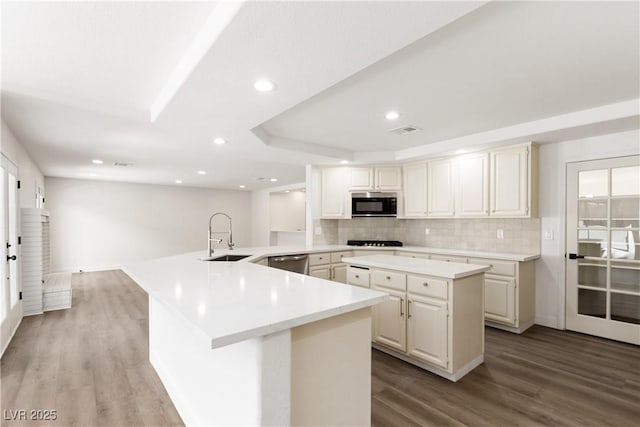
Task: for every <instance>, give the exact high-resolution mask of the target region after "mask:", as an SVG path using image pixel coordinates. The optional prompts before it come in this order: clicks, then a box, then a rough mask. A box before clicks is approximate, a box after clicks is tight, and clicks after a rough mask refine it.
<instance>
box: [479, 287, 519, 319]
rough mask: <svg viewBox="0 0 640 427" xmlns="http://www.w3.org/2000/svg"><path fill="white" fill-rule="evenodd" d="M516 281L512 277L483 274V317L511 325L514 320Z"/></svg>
mask: <svg viewBox="0 0 640 427" xmlns="http://www.w3.org/2000/svg"><path fill="white" fill-rule="evenodd" d="M515 306H516V281H515V280H514V279H513V278H501V277H499V276H490V275H485V277H484V317H485V319H487V320H494V321H497V322H502V323H507V324H509V325H513V324H515V322H516V310H515Z"/></svg>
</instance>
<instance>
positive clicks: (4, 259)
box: [0, 156, 22, 352]
mask: <svg viewBox="0 0 640 427" xmlns="http://www.w3.org/2000/svg"><path fill="white" fill-rule="evenodd" d="M0 175H1V177H0V212H1V213H2V215H1V216H0V217H1V218H2V220H1V224H0V245H1V247H2V251H1V252H2V254H1V259H0V264H1V265H2V269H1V271H0V272H1V273H2V276H0V278H1V280H0V288H1V289H0V319H2V320H1V326H0V329H1V331H2V332H1V337H0V345H1V347H0V349H1V351H2V352H4V349H5V348H6V346H7V344H8V343H9V340H10V338H11V336H12V335H13V333H14V332H15V329H16V328H17V326H18V324H19V323H20V320H21V319H22V302H21V301H20V297H19V296H20V289H19V283H20V282H19V280H18V274H19V264H18V178H17V177H18V173H17V168H16V166H15V165H14V164H13V163H11V162H10V161H9V160H8V159H7V158H6V157H4V156H2V170H1V173H0Z"/></svg>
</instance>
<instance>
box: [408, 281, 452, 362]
mask: <svg viewBox="0 0 640 427" xmlns="http://www.w3.org/2000/svg"><path fill="white" fill-rule="evenodd" d="M447 306H448V304H447V302H446V301H440V300H437V299H433V298H426V297H423V296H419V295H413V294H408V296H407V353H408V354H409V355H410V356H412V357H415V358H417V359H420V360H423V361H425V362H428V363H432V364H434V365H436V366H440V367H442V368H445V369H446V368H447V365H448V357H447V356H448V345H447V343H448V332H449V327H448V325H447V323H448V322H447V315H448V310H447Z"/></svg>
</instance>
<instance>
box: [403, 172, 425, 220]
mask: <svg viewBox="0 0 640 427" xmlns="http://www.w3.org/2000/svg"><path fill="white" fill-rule="evenodd" d="M404 216H405V217H413V218H421V217H426V216H427V164H426V163H417V164H413V165H406V166H405V167H404Z"/></svg>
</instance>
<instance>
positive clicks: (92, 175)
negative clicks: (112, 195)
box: [89, 173, 98, 178]
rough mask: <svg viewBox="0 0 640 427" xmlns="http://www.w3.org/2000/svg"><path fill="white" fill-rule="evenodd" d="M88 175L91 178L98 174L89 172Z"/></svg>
mask: <svg viewBox="0 0 640 427" xmlns="http://www.w3.org/2000/svg"><path fill="white" fill-rule="evenodd" d="M89 176H90V177H92V178H93V177H94V176H98V175H97V174H95V173H90V174H89Z"/></svg>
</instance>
